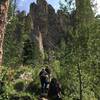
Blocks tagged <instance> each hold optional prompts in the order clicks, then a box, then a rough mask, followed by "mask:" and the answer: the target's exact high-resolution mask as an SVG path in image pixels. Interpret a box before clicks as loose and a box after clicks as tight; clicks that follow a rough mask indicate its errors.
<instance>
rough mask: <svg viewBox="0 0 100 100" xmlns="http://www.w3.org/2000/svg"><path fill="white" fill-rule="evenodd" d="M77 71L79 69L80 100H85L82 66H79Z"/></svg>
mask: <svg viewBox="0 0 100 100" xmlns="http://www.w3.org/2000/svg"><path fill="white" fill-rule="evenodd" d="M77 69H78V76H79V85H80V86H79V90H80V100H83V98H82V97H83V95H82V94H83V93H82V92H83V91H82V75H81V69H80V65H77Z"/></svg>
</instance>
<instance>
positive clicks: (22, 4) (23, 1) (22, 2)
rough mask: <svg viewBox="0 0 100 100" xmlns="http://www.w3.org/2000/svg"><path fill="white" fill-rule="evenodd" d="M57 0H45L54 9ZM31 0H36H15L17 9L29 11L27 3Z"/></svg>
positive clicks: (56, 6)
mask: <svg viewBox="0 0 100 100" xmlns="http://www.w3.org/2000/svg"><path fill="white" fill-rule="evenodd" d="M59 1H60V0H47V2H48V3H49V4H51V5H52V6H53V7H54V8H55V10H57V9H59ZM62 1H63V0H62ZM32 2H36V0H17V4H18V9H20V10H21V11H22V10H25V11H26V12H29V7H30V6H29V5H30V3H32ZM96 2H97V14H100V0H96Z"/></svg>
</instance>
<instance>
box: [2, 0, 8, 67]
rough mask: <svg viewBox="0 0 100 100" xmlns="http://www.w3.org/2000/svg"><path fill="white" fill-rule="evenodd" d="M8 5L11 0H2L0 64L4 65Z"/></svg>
mask: <svg viewBox="0 0 100 100" xmlns="http://www.w3.org/2000/svg"><path fill="white" fill-rule="evenodd" d="M8 7H9V0H0V66H1V65H2V59H3V41H4V33H5V27H6V23H7V13H8Z"/></svg>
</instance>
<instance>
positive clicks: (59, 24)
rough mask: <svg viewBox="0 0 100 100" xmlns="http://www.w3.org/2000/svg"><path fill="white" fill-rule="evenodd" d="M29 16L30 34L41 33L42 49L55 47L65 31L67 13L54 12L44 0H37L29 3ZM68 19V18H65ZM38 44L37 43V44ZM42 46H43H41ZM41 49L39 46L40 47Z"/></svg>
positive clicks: (37, 34)
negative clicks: (30, 22)
mask: <svg viewBox="0 0 100 100" xmlns="http://www.w3.org/2000/svg"><path fill="white" fill-rule="evenodd" d="M30 16H31V19H32V23H33V27H32V30H33V32H32V34H33V35H32V36H33V37H34V36H35V38H37V37H39V32H41V34H42V38H43V39H42V40H43V41H42V42H43V43H41V44H42V45H43V46H39V47H42V49H44V48H45V49H48V48H50V49H56V46H55V45H57V44H58V43H59V42H60V40H61V38H62V36H63V35H64V33H65V31H66V28H67V27H66V25H67V24H69V21H68V20H69V15H68V16H67V15H65V14H64V13H63V12H62V11H60V10H59V11H58V12H57V13H56V12H55V9H54V8H53V7H52V6H51V5H50V4H48V3H47V2H46V0H37V3H36V4H35V3H32V4H31V5H30ZM67 19H68V20H67ZM38 45H39V44H38ZM43 47H44V48H43ZM40 49H41V48H40Z"/></svg>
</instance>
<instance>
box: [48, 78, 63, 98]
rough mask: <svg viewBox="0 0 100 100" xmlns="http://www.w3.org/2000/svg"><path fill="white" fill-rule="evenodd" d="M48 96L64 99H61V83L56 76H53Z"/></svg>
mask: <svg viewBox="0 0 100 100" xmlns="http://www.w3.org/2000/svg"><path fill="white" fill-rule="evenodd" d="M48 97H49V98H50V100H51V99H52V100H62V99H61V85H60V83H59V82H58V80H57V79H56V78H52V80H51V82H50V86H49V90H48Z"/></svg>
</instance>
